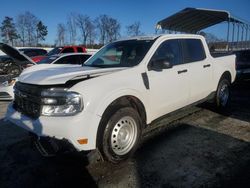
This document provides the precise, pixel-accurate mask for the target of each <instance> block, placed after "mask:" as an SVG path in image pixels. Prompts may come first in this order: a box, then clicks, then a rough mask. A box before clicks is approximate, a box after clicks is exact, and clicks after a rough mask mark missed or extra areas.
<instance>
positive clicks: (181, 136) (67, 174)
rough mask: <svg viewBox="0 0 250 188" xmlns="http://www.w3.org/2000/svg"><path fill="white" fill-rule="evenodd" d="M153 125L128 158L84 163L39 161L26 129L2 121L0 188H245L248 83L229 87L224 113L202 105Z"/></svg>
mask: <svg viewBox="0 0 250 188" xmlns="http://www.w3.org/2000/svg"><path fill="white" fill-rule="evenodd" d="M7 105H8V103H7V102H1V103H0V119H1V118H3V117H4V113H5V111H6V107H7ZM170 119H171V120H170ZM153 126H154V127H155V126H157V127H159V128H158V129H155V130H153V131H152V130H151V129H149V130H148V131H147V132H146V133H145V136H144V139H143V142H142V144H141V146H140V148H139V149H138V151H137V152H136V153H135V155H134V157H133V158H131V159H130V160H128V161H126V162H123V163H121V164H119V165H111V164H108V163H105V162H97V163H91V164H89V162H88V160H87V157H86V155H83V154H82V153H71V154H67V155H60V156H57V157H53V158H43V157H41V156H40V155H39V153H38V152H37V151H36V150H35V148H34V147H33V145H32V144H31V142H30V139H29V137H28V134H27V132H26V131H24V130H22V129H20V128H18V127H16V126H15V125H12V124H10V123H8V122H4V120H3V119H1V120H0V162H1V163H0V187H1V188H3V187H69V186H71V187H72V186H76V185H77V186H79V187H80V186H86V187H97V186H98V187H250V81H244V82H241V83H238V84H236V85H235V86H233V91H232V101H231V105H230V107H229V108H228V110H227V112H225V113H223V114H222V113H219V112H217V111H215V110H213V108H212V107H211V105H209V104H202V105H200V106H196V107H192V108H190V109H188V110H186V111H184V112H183V113H182V114H181V115H180V116H178V120H176V119H175V118H173V117H171V118H169V117H168V118H163V119H162V120H161V121H159V122H157V123H155V124H154V125H153Z"/></svg>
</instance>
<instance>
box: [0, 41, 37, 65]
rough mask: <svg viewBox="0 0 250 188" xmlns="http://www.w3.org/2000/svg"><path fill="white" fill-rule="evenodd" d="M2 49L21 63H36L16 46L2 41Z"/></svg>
mask: <svg viewBox="0 0 250 188" xmlns="http://www.w3.org/2000/svg"><path fill="white" fill-rule="evenodd" d="M0 50H2V51H3V52H4V53H5V54H6V55H8V56H9V57H11V58H12V59H14V60H15V62H16V63H17V64H19V65H26V64H35V62H34V61H33V60H32V59H30V58H29V57H28V56H26V55H25V54H23V53H22V52H20V51H18V50H17V49H16V48H13V47H12V46H9V45H8V44H5V43H0Z"/></svg>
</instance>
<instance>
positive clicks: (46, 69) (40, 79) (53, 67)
mask: <svg viewBox="0 0 250 188" xmlns="http://www.w3.org/2000/svg"><path fill="white" fill-rule="evenodd" d="M123 69H125V68H124V67H123V68H95V67H87V66H81V65H79V66H78V65H58V64H43V65H35V66H32V67H29V68H27V69H25V70H24V71H23V72H22V74H21V75H20V76H19V78H18V80H19V81H20V82H23V83H27V84H35V85H56V84H65V83H66V82H67V81H69V80H77V79H87V78H91V77H97V76H101V75H105V74H109V73H112V72H116V71H119V70H123Z"/></svg>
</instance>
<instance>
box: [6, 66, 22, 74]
mask: <svg viewBox="0 0 250 188" xmlns="http://www.w3.org/2000/svg"><path fill="white" fill-rule="evenodd" d="M7 74H8V75H10V76H12V77H16V76H19V75H20V74H21V68H20V67H19V66H18V65H15V64H12V65H11V66H10V67H8V70H7Z"/></svg>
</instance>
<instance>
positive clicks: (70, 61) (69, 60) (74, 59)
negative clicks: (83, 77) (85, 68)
mask: <svg viewBox="0 0 250 188" xmlns="http://www.w3.org/2000/svg"><path fill="white" fill-rule="evenodd" d="M78 63H79V61H78V58H77V56H75V55H72V56H66V57H62V58H61V59H59V60H58V61H56V62H55V63H54V64H78Z"/></svg>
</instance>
